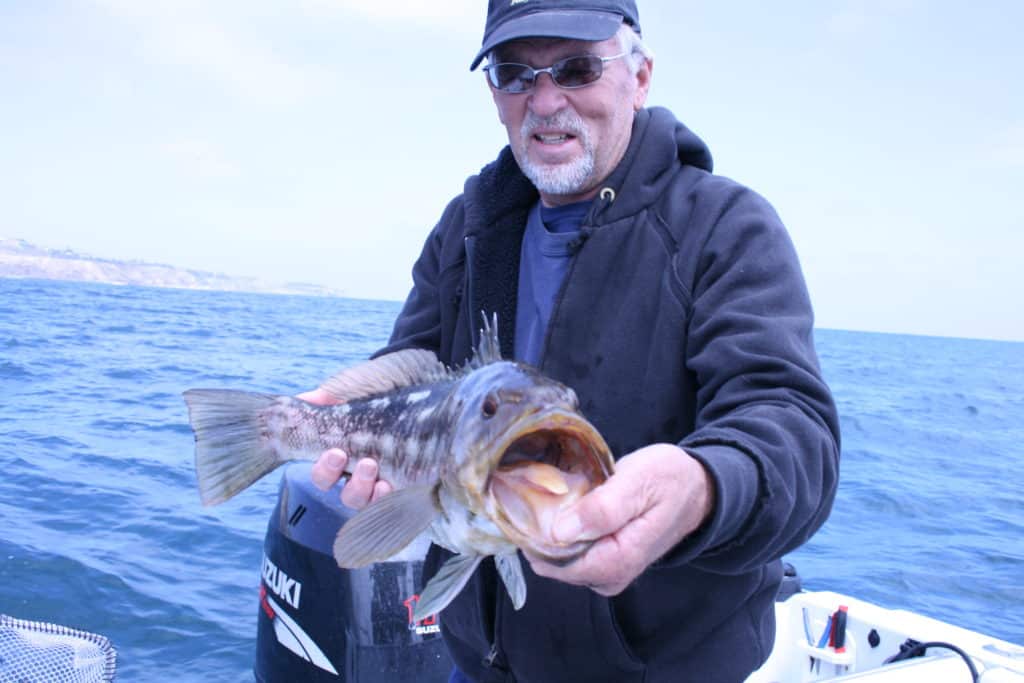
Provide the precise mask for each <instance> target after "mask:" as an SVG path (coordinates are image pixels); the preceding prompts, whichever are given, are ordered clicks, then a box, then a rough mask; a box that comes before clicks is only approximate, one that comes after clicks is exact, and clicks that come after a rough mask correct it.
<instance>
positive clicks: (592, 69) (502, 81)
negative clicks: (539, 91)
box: [484, 52, 627, 93]
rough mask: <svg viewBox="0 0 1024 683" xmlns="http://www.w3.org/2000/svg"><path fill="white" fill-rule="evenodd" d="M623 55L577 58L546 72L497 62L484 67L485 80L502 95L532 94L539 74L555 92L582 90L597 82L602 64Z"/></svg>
mask: <svg viewBox="0 0 1024 683" xmlns="http://www.w3.org/2000/svg"><path fill="white" fill-rule="evenodd" d="M626 54H627V53H625V52H623V53H622V54H618V55H615V56H613V57H598V56H597V55H580V56H578V57H568V58H566V59H561V60H559V61H557V62H555V63H554V64H552V65H551V66H549V67H547V68H546V69H534V68H533V67H532V66H530V65H528V64H516V63H515V62H499V63H497V64H488V65H487V66H485V67H484V71H485V72H487V80H488V81H490V83H491V85H492V86H494V87H495V88H496V89H498V90H501V91H503V92H511V93H520V92H527V91H528V90H532V89H533V86H534V85H536V84H537V77H538V76H540V75H541V74H543V73H546V74H548V75H549V76H551V80H552V81H554V83H555V85H557V86H558V87H559V88H582V87H583V86H585V85H590V84H591V83H593V82H594V81H596V80H597V79H599V78H601V74H602V73H604V63H605V62H610V61H612V60H613V59H619V58H620V57H625V56H626Z"/></svg>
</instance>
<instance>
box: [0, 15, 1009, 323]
mask: <svg viewBox="0 0 1024 683" xmlns="http://www.w3.org/2000/svg"><path fill="white" fill-rule="evenodd" d="M486 4H487V3H486V2H485V1H484V0H435V1H434V2H429V1H426V0H419V1H416V0H391V1H389V2H382V1H377V2H368V1H366V0H179V1H177V2H171V1H163V0H67V1H65V2H59V1H51V0H0V237H7V238H22V239H26V240H28V241H30V242H32V243H35V244H38V245H41V246H46V247H51V248H65V247H67V248H71V249H74V250H76V251H80V252H85V253H89V254H92V255H95V256H101V257H106V258H117V259H138V260H143V261H153V262H158V263H167V264H171V265H175V266H180V267H184V268H194V269H201V270H208V271H214V272H222V273H227V274H231V275H242V276H258V277H261V278H264V279H267V280H271V281H277V282H288V281H298V282H309V283H315V284H321V285H325V286H328V287H332V288H334V289H337V290H340V291H342V292H343V293H344V294H346V295H348V296H352V297H359V298H373V299H391V300H401V299H403V298H404V297H405V295H406V293H407V292H408V289H409V287H410V285H411V282H412V280H411V277H410V274H409V273H410V268H411V266H412V263H413V261H414V259H415V258H416V256H417V254H418V253H419V251H420V248H421V246H422V243H423V240H424V238H425V237H426V234H427V233H428V231H429V230H430V229H431V228H432V227H433V225H434V224H435V222H436V221H437V219H438V218H439V216H440V214H441V211H442V210H443V208H444V207H445V205H446V204H447V203H448V202H449V201H450V199H451V198H452V197H454V196H455V195H457V194H458V193H459V192H461V188H462V185H463V183H464V181H465V178H466V177H467V176H468V175H470V174H472V173H475V172H476V171H478V170H479V169H480V168H481V167H482V166H484V165H485V164H487V163H488V162H489V161H491V160H492V159H493V158H494V157H495V156H496V154H497V152H498V151H499V149H500V148H501V147H502V146H503V145H504V144H506V137H505V132H504V129H503V128H502V127H501V126H500V124H499V122H498V119H497V116H496V114H495V111H494V105H493V103H492V101H491V98H490V95H489V92H488V90H487V87H486V85H485V83H484V81H483V77H482V76H481V75H480V74H479V73H476V72H474V73H471V72H470V71H469V68H468V67H469V63H470V61H471V59H472V57H473V55H474V54H475V52H476V50H477V48H478V46H479V44H480V39H481V36H482V29H483V22H484V15H485V13H486ZM638 5H639V9H640V23H641V26H642V28H643V33H644V38H645V41H646V42H647V44H648V45H649V46H650V47H651V49H652V50H653V51H654V54H655V61H654V79H653V85H652V89H651V93H650V97H649V99H648V105H651V106H665V107H668V108H669V109H671V110H672V111H673V112H674V113H675V115H676V116H677V117H678V118H679V119H680V120H682V121H683V122H684V123H686V125H687V126H688V127H690V128H691V129H692V130H693V131H694V132H696V133H697V134H698V135H699V136H701V137H702V138H703V139H704V140H705V142H707V143H708V145H709V146H710V148H711V150H712V154H713V155H714V158H715V170H716V172H717V173H720V174H722V175H726V176H728V177H731V178H733V179H735V180H737V181H739V182H741V183H743V184H744V185H747V186H748V187H751V188H753V189H754V190H756V191H757V192H759V193H760V194H762V195H764V196H765V197H767V198H768V200H769V201H770V202H771V203H772V204H773V205H774V206H775V207H776V209H777V210H778V211H779V214H780V215H781V216H782V219H783V221H784V222H785V223H786V225H787V228H788V229H789V231H790V233H791V235H792V237H793V240H794V242H795V244H796V247H797V250H798V252H799V254H800V258H801V262H802V264H803V267H804V273H805V276H806V278H807V281H808V286H809V288H810V291H811V298H812V300H813V303H814V306H815V312H816V316H817V317H816V322H817V325H818V326H819V327H825V328H839V329H851V330H866V331H880V332H899V333H910V334H924V335H937V336H953V337H974V338H991V339H1008V340H1024V256H1022V254H1024V201H1022V199H1021V198H1022V195H1024V76H1022V75H1021V74H1022V73H1024V42H1022V41H1021V40H1020V37H1019V28H1020V26H1022V25H1024V3H1022V2H1019V1H1018V0H1001V1H998V0H992V1H989V2H981V3H964V2H957V1H945V0H932V1H927V0H819V1H817V2H808V1H804V2H791V1H786V0H780V1H779V2H772V3H764V2H753V1H743V2H729V1H722V2H706V1H702V2H695V1H692V2H691V1H688V0H638Z"/></svg>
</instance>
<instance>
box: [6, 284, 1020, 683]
mask: <svg viewBox="0 0 1024 683" xmlns="http://www.w3.org/2000/svg"><path fill="white" fill-rule="evenodd" d="M397 311H398V304H397V303H391V302H377V301H356V300H348V299H321V298H308V297H293V296H273V295H258V294H236V293H220V292H192V291H174V290H159V289H146V288H136V287H132V288H128V287H114V286H108V285H93V284H80V283H62V282H49V281H37V280H3V279H0V612H2V613H6V614H10V615H12V616H15V617H19V618H23V619H36V620H43V621H54V622H58V623H62V624H65V625H68V626H73V627H75V628H80V629H85V630H89V631H94V632H97V633H101V634H103V635H105V636H107V637H108V638H110V639H111V641H112V642H113V643H114V645H115V647H116V648H117V649H118V654H119V667H118V675H119V678H120V679H121V680H127V681H135V680H162V679H165V678H174V679H175V680H177V681H251V680H252V674H251V668H252V663H253V657H254V652H255V628H256V615H257V610H258V603H257V586H258V582H259V568H260V559H261V553H262V541H263V536H264V532H265V529H266V524H267V519H268V516H269V514H270V512H271V509H272V507H273V505H274V498H275V495H276V487H277V481H278V476H277V475H272V476H270V477H267V478H265V479H264V480H263V481H261V482H259V483H258V484H257V485H256V486H254V487H253V488H252V489H250V490H248V491H246V492H244V493H243V494H241V495H240V496H238V497H237V498H236V499H234V500H232V501H230V502H229V503H227V504H225V505H222V506H219V507H216V508H211V509H205V508H203V507H201V506H200V504H199V499H198V495H197V493H196V487H195V479H194V473H193V469H192V435H191V431H190V429H189V427H188V424H187V415H186V410H185V406H184V403H183V402H182V400H181V392H182V391H183V390H185V389H188V388H190V387H198V386H204V387H231V388H238V389H250V390H254V391H265V392H275V393H295V392H298V391H303V390H306V389H309V388H312V387H313V386H316V385H317V384H318V383H319V382H320V381H321V380H322V379H323V378H324V377H326V376H328V375H329V374H331V373H333V372H334V371H336V370H337V369H339V368H340V367H343V366H345V365H349V364H351V363H354V362H356V361H358V360H361V359H363V358H365V357H366V356H367V355H368V354H369V353H370V352H372V351H373V350H374V349H376V348H377V347H379V346H380V345H381V344H382V342H383V341H384V340H385V339H386V337H387V335H388V333H389V332H390V327H391V322H392V320H393V318H394V316H395V314H396V313H397ZM817 339H818V350H819V353H820V355H821V362H822V367H823V370H824V373H825V375H826V377H827V379H828V381H829V383H830V384H831V386H832V388H833V391H834V392H835V395H836V398H837V401H838V403H839V406H840V412H841V416H842V426H843V463H842V480H841V485H840V492H839V497H838V500H837V503H836V505H835V508H834V511H833V513H832V516H831V518H830V519H829V521H828V523H827V524H826V525H825V527H824V528H823V529H822V530H821V531H820V532H819V533H818V534H817V535H816V536H815V537H814V539H812V541H811V542H810V543H809V544H807V545H806V546H805V547H803V548H801V549H800V550H799V551H797V552H796V553H794V554H793V555H791V556H789V558H788V559H789V561H791V562H793V563H794V564H795V565H796V566H797V568H798V570H799V572H800V575H801V577H802V579H803V582H804V586H805V588H808V589H822V590H835V591H838V592H842V593H848V594H851V595H854V596H856V597H858V598H861V599H864V600H868V601H872V602H877V603H879V604H881V605H883V606H886V607H891V608H903V609H909V610H914V611H918V612H922V613H925V614H927V615H930V616H933V617H936V618H939V619H943V620H947V621H951V622H954V623H957V624H959V625H961V626H964V627H966V628H970V629H975V630H980V631H984V632H986V633H990V634H992V635H994V636H997V637H999V638H1003V639H1006V640H1010V641H1012V642H1016V643H1022V644H1024V611H1022V610H1021V609H1020V608H1021V606H1022V596H1024V484H1022V482H1024V344H1021V343H1008V342H992V341H977V340H966V339H947V338H931V337H917V336H902V335H882V334H869V333H859V332H846V331H837V330H818V331H817Z"/></svg>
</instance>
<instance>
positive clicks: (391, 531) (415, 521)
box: [334, 485, 437, 569]
mask: <svg viewBox="0 0 1024 683" xmlns="http://www.w3.org/2000/svg"><path fill="white" fill-rule="evenodd" d="M436 516H437V507H436V506H435V504H434V486H433V485H421V486H410V487H409V488H404V489H399V490H398V491H395V492H394V493H389V494H388V495H386V496H384V497H382V498H380V499H378V500H376V501H374V502H373V503H371V504H370V505H369V506H367V508H366V509H365V510H363V511H362V512H360V513H359V514H357V515H356V516H355V517H353V518H352V519H350V520H349V521H348V522H346V523H345V526H343V527H341V531H339V532H338V536H337V538H335V539H334V559H335V560H337V561H338V566H339V567H344V568H345V569H354V568H357V567H364V566H366V565H368V564H371V563H373V562H381V561H382V560H386V559H388V558H389V557H391V556H392V555H394V554H395V553H397V552H398V551H400V550H402V548H404V547H405V546H407V545H409V544H410V543H412V540H413V539H414V538H416V537H417V536H419V535H420V534H421V533H423V532H424V531H425V530H426V528H427V527H429V526H430V523H431V522H433V521H434V517H436Z"/></svg>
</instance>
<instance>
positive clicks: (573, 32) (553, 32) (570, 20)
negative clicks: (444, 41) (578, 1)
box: [469, 10, 622, 71]
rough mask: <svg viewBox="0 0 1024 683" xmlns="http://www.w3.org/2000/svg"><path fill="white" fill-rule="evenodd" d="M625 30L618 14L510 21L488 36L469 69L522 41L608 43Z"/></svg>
mask: <svg viewBox="0 0 1024 683" xmlns="http://www.w3.org/2000/svg"><path fill="white" fill-rule="evenodd" d="M620 26H622V16H621V15H618V14H615V13H614V12H597V11H594V10H587V11H578V12H571V11H563V10H559V11H549V12H535V13H533V14H527V15H525V16H522V17H519V18H517V19H512V20H510V21H506V22H505V23H504V24H502V25H501V26H500V27H498V29H497V30H496V31H494V32H493V33H492V34H491V35H489V36H487V39H486V40H485V41H484V44H483V45H482V46H481V47H480V51H479V52H477V53H476V57H474V58H473V63H472V64H470V65H469V70H470V71H472V70H473V69H475V68H476V67H477V66H479V65H480V62H481V61H483V58H484V57H486V56H487V53H488V52H490V51H491V50H493V49H494V48H496V47H497V46H498V45H501V44H502V43H507V42H508V41H510V40H518V39H520V38H566V39H569V40H589V41H598V40H608V39H609V38H611V37H612V36H614V35H615V32H616V31H618V30H619V27H620Z"/></svg>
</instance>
